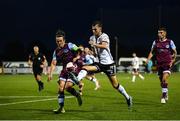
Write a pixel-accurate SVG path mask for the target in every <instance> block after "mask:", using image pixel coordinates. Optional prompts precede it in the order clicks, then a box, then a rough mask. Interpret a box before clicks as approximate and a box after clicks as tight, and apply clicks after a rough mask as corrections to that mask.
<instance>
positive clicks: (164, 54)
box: [146, 27, 177, 104]
mask: <svg viewBox="0 0 180 121" xmlns="http://www.w3.org/2000/svg"><path fill="white" fill-rule="evenodd" d="M166 35H167V31H166V28H164V27H162V28H159V29H158V39H157V40H154V42H153V44H152V47H151V51H150V53H149V55H148V58H147V61H146V63H148V61H149V60H150V59H151V58H152V56H153V54H155V56H156V60H157V68H158V75H159V79H160V82H161V88H162V96H161V103H163V104H164V103H166V102H167V101H168V77H169V76H170V74H171V71H170V69H171V67H172V65H173V63H174V62H175V59H176V54H177V52H176V46H175V44H174V42H173V41H172V40H171V39H168V38H167V37H166Z"/></svg>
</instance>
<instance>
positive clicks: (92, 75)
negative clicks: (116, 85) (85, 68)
mask: <svg viewBox="0 0 180 121" xmlns="http://www.w3.org/2000/svg"><path fill="white" fill-rule="evenodd" d="M86 79H88V80H90V81H92V82H93V83H94V84H95V85H96V87H95V88H94V90H97V89H99V88H100V85H99V81H98V80H97V79H96V77H95V74H94V73H89V74H88V75H87V76H86Z"/></svg>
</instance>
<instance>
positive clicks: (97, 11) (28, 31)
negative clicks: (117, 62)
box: [0, 0, 180, 61]
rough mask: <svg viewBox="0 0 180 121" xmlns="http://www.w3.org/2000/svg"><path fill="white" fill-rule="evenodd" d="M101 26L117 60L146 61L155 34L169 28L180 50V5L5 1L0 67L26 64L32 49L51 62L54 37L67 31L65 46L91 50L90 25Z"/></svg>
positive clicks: (0, 17) (128, 0)
mask: <svg viewBox="0 0 180 121" xmlns="http://www.w3.org/2000/svg"><path fill="white" fill-rule="evenodd" d="M94 20H101V21H102V22H103V25H104V26H103V29H104V31H105V32H106V33H107V34H108V35H109V36H110V38H111V48H112V53H113V56H115V49H114V48H115V39H114V38H115V37H117V38H118V46H119V47H118V52H119V55H118V57H121V56H131V53H132V52H136V53H137V54H138V55H139V56H147V54H148V51H149V50H150V47H151V44H152V41H153V40H154V39H156V34H157V28H158V27H159V26H165V27H166V28H167V30H168V37H169V38H171V39H173V41H174V42H175V44H176V46H177V50H178V51H179V47H180V30H179V28H180V2H179V0H117V1H113V0H111V1H108V0H107V1H105V0H99V1H96V0H91V1H86V0H81V1H78V0H64V1H62V0H1V1H0V42H1V44H0V48H1V49H0V61H5V60H6V61H7V60H8V61H17V60H19V61H26V60H27V59H28V54H29V53H30V52H31V51H32V47H33V45H39V46H40V50H41V52H43V53H45V54H46V56H47V58H48V60H50V59H51V56H52V52H53V49H55V47H56V44H55V32H56V31H57V29H63V30H64V31H65V32H66V36H67V37H66V39H67V42H73V43H75V44H77V45H80V44H82V45H85V46H88V44H87V43H88V40H89V36H90V35H91V34H92V33H91V23H92V22H93V21H94Z"/></svg>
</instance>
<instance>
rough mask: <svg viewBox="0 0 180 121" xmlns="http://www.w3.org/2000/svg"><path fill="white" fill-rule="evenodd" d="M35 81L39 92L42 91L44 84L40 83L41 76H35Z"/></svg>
mask: <svg viewBox="0 0 180 121" xmlns="http://www.w3.org/2000/svg"><path fill="white" fill-rule="evenodd" d="M36 80H37V83H38V86H39V91H41V90H43V89H44V83H43V82H42V81H41V74H37V75H36Z"/></svg>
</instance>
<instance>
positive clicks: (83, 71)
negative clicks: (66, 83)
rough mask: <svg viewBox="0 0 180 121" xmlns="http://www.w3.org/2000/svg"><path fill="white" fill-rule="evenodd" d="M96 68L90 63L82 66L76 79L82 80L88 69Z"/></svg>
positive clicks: (94, 69)
mask: <svg viewBox="0 0 180 121" xmlns="http://www.w3.org/2000/svg"><path fill="white" fill-rule="evenodd" d="M97 70H98V68H97V66H95V65H90V66H83V67H82V69H81V71H80V72H79V74H78V76H77V81H78V82H79V81H80V80H82V79H83V78H84V77H86V75H87V73H88V71H92V72H93V71H97Z"/></svg>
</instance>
